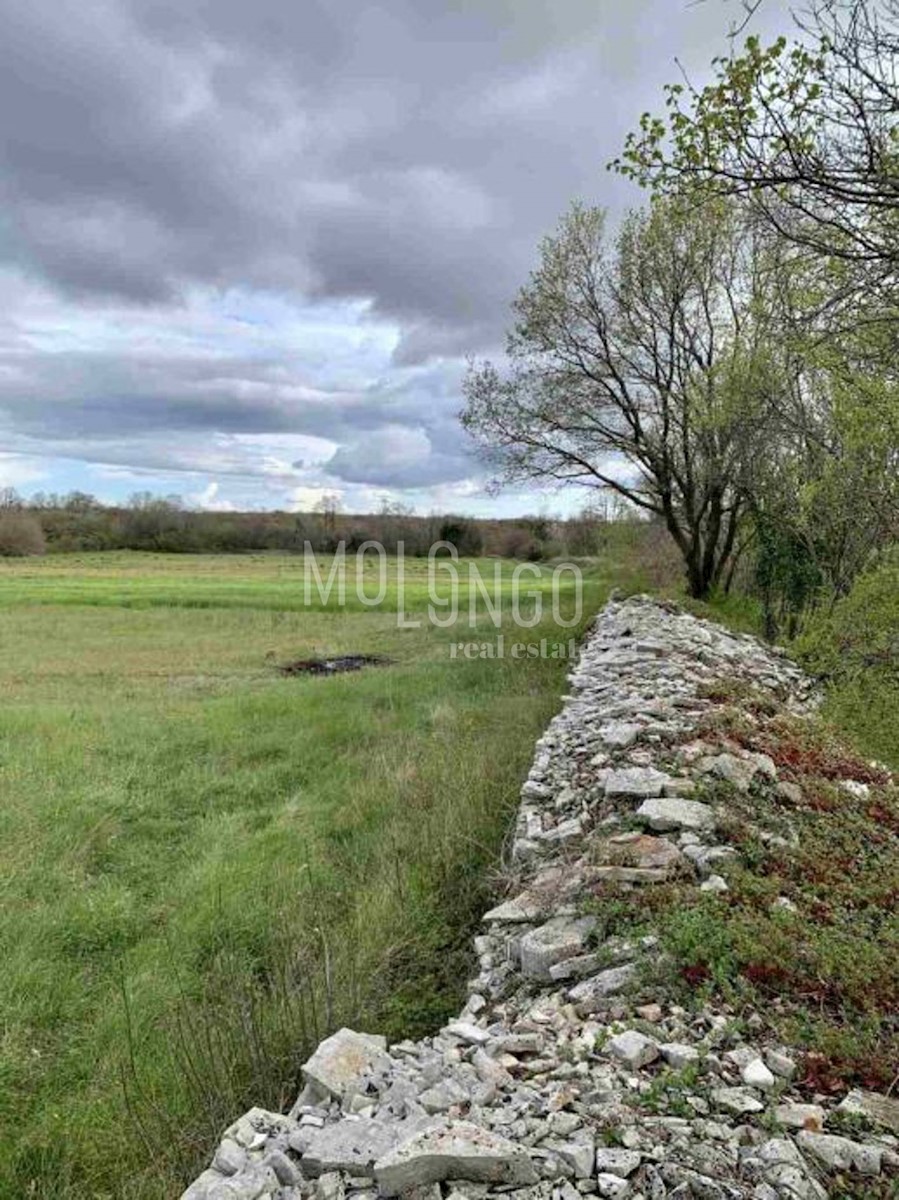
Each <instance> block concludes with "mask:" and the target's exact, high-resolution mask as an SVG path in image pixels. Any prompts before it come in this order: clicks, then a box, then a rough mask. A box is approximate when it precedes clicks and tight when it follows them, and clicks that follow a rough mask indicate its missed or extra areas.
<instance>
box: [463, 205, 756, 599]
mask: <svg viewBox="0 0 899 1200" xmlns="http://www.w3.org/2000/svg"><path fill="white" fill-rule="evenodd" d="M764 287H765V282H764V273H763V271H762V269H761V261H760V259H759V256H758V253H757V246H756V242H755V238H754V235H753V232H752V230H751V229H750V228H748V227H747V225H746V224H745V223H744V222H743V221H742V219H741V214H740V211H739V209H738V208H736V207H735V206H733V205H731V204H727V203H722V202H714V203H705V202H703V198H702V197H701V196H697V195H692V196H689V197H673V198H669V199H664V200H659V201H657V202H656V203H654V204H653V205H652V207H651V209H650V211H648V212H640V213H632V214H631V215H630V216H629V217H628V218H627V219H626V220H625V222H624V224H623V227H622V229H621V232H620V234H619V235H618V237H617V239H616V240H615V241H614V242H613V243H612V244H611V245H610V244H609V242H608V240H607V238H606V234H605V220H604V215H603V213H602V211H601V210H599V209H593V208H585V207H583V206H580V205H575V206H574V207H573V208H572V209H571V211H570V212H569V214H568V215H567V216H566V217H565V218H564V220H563V221H562V223H561V225H560V227H559V230H558V232H557V233H556V234H555V236H553V237H550V238H547V239H546V240H545V241H544V243H543V246H542V249H541V257H540V265H539V267H538V268H537V270H536V271H535V272H534V274H533V275H532V277H531V280H530V282H529V283H528V285H527V286H526V287H525V288H523V290H522V291H521V293H520V295H519V297H518V299H517V301H516V304H515V314H516V318H517V320H516V324H515V326H514V329H513V330H512V332H511V333H510V335H509V339H508V346H507V354H508V359H509V363H510V366H509V369H508V370H507V371H505V372H501V371H500V370H499V369H497V367H496V366H494V365H492V364H490V363H486V364H482V365H479V366H478V365H476V366H474V367H473V368H472V369H471V371H470V373H469V376H468V378H467V381H466V386H465V394H466V408H465V410H464V412H463V414H462V420H463V423H464V424H465V426H466V427H467V428H468V429H469V431H470V432H471V433H472V434H473V435H474V436H475V438H476V439H477V440H478V441H479V442H480V444H481V447H482V450H483V452H484V454H485V456H486V457H487V458H488V459H489V460H491V461H493V462H494V463H495V464H496V465H497V467H498V468H499V470H500V473H501V476H502V477H503V478H504V479H506V480H509V481H534V480H536V481H538V482H543V483H545V482H546V481H547V480H552V481H556V482H558V483H563V484H571V483H574V484H580V485H584V486H587V487H591V488H600V489H610V490H611V491H612V492H614V493H616V494H618V495H619V496H622V497H624V498H625V499H626V500H627V501H628V502H629V503H630V504H632V505H635V506H636V507H637V508H638V509H640V510H642V511H643V512H645V513H650V514H653V515H656V516H658V517H660V518H661V519H662V520H663V521H664V523H665V525H666V527H667V529H668V531H669V532H670V534H671V535H672V537H673V538H674V540H675V542H676V543H677V545H678V547H679V549H680V551H681V554H682V555H683V559H684V563H685V567H686V574H687V581H688V586H689V589H690V592H691V594H692V595H694V596H698V597H703V596H707V595H708V594H709V592H710V591H712V590H713V589H714V588H716V587H717V586H719V585H720V584H724V585H726V584H727V583H728V580H729V574H730V571H731V569H732V566H733V563H734V560H735V556H736V554H737V552H738V549H739V537H740V532H741V525H742V522H743V518H744V515H745V513H746V511H747V506H748V500H749V488H750V484H751V478H752V472H753V468H754V464H755V463H756V462H757V461H759V459H760V457H761V455H762V452H763V450H764V446H765V438H766V433H767V429H766V419H765V418H766V413H767V406H768V397H767V393H768V390H769V388H770V387H772V386H775V384H776V382H777V381H776V378H775V375H774V373H773V372H772V370H771V364H770V356H769V353H768V351H767V349H766V340H767V339H768V335H769V334H770V332H771V331H770V329H769V328H768V326H767V323H766V320H765V307H764V305H763V303H762V302H761V301H762V299H763V293H764Z"/></svg>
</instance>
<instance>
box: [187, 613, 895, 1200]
mask: <svg viewBox="0 0 899 1200" xmlns="http://www.w3.org/2000/svg"><path fill="white" fill-rule="evenodd" d="M722 678H732V679H733V678H736V679H738V680H740V681H742V683H743V684H749V685H752V687H753V688H754V689H756V690H757V693H758V694H762V695H765V694H769V695H771V696H776V697H777V700H778V703H779V704H781V705H784V706H785V707H786V708H787V709H789V710H792V711H795V712H802V711H804V710H805V709H806V708H807V707H808V706H809V705H810V704H811V703H812V697H811V688H810V684H809V681H808V680H807V679H806V678H805V677H804V676H803V675H802V673H801V672H800V671H798V670H797V668H796V667H794V666H793V665H792V664H791V663H789V662H788V660H786V659H785V658H784V657H782V656H780V655H778V654H777V653H776V652H772V651H771V650H770V649H769V648H766V647H764V646H762V645H761V644H760V643H758V642H757V641H755V640H754V639H752V638H749V637H744V636H736V635H732V634H729V633H726V632H725V631H723V630H722V629H720V628H718V627H717V626H714V625H712V624H710V623H708V622H704V621H701V620H698V619H696V618H694V617H691V616H689V615H687V614H684V613H681V612H679V611H675V610H673V609H669V608H668V607H666V606H662V605H659V604H656V603H653V602H651V601H649V600H647V599H645V598H635V599H630V600H627V601H623V602H617V603H610V604H609V605H608V606H607V608H606V609H605V610H604V611H603V613H602V614H601V615H600V616H599V617H598V619H597V621H596V623H595V626H594V628H593V630H592V632H591V634H590V636H589V638H588V639H587V641H586V644H585V645H584V647H583V650H582V653H581V657H580V659H579V661H578V664H577V666H576V669H575V670H574V672H573V673H572V675H571V676H570V685H571V694H570V695H569V696H567V697H566V699H565V702H564V705H563V708H562V710H561V711H560V713H559V715H558V716H557V717H556V718H555V719H554V720H553V722H552V724H551V725H550V726H549V728H548V729H547V731H546V733H545V734H544V736H543V737H542V738H541V739H540V741H539V743H538V745H537V749H536V757H535V760H534V763H533V766H532V768H531V772H530V775H529V778H528V780H527V782H526V783H525V785H524V787H523V789H522V803H521V808H520V811H519V815H518V822H517V827H516V830H515V838H514V843H513V847H512V853H511V866H510V872H509V875H510V889H509V898H508V899H506V900H505V901H504V902H503V903H501V904H499V905H498V906H497V907H496V908H494V909H493V910H492V911H491V912H489V913H487V914H486V915H485V917H484V927H483V932H482V934H481V936H479V937H478V938H477V939H476V951H477V956H478V963H479V974H478V975H477V977H476V978H475V979H473V980H472V981H471V983H470V984H469V989H468V991H469V994H468V1001H467V1003H466V1005H465V1008H464V1009H463V1010H462V1012H461V1013H460V1014H459V1017H458V1019H457V1020H455V1021H452V1022H451V1023H450V1024H448V1025H447V1026H446V1027H445V1028H443V1029H441V1030H440V1031H439V1033H436V1034H435V1035H434V1036H433V1037H430V1038H426V1039H424V1040H423V1041H420V1042H411V1041H410V1042H400V1043H398V1044H396V1045H392V1046H389V1047H388V1046H387V1045H386V1044H385V1041H384V1040H383V1039H382V1038H378V1037H376V1036H374V1035H368V1034H363V1033H355V1032H352V1031H350V1030H346V1029H343V1030H340V1031H339V1032H337V1033H335V1034H334V1035H333V1036H332V1037H329V1038H328V1039H327V1040H326V1041H324V1042H323V1043H322V1044H321V1045H320V1046H319V1047H318V1049H317V1050H316V1052H315V1053H314V1054H313V1056H312V1058H311V1059H310V1060H309V1061H308V1063H306V1065H305V1067H304V1071H303V1073H304V1078H305V1087H304V1089H303V1092H302V1094H301V1095H300V1096H299V1098H298V1099H297V1102H296V1104H295V1105H294V1107H293V1109H292V1110H291V1111H290V1113H289V1114H288V1115H284V1116H282V1115H278V1114H273V1113H268V1112H265V1111H263V1110H261V1109H253V1110H251V1111H250V1112H248V1113H246V1114H245V1115H244V1116H243V1117H241V1118H240V1119H239V1120H238V1121H236V1122H235V1124H234V1125H233V1126H232V1127H231V1128H230V1129H229V1130H228V1131H227V1132H226V1134H225V1136H224V1139H223V1141H222V1142H221V1145H220V1146H219V1148H218V1150H217V1151H216V1153H215V1157H214V1159H213V1162H212V1165H211V1166H210V1168H209V1169H208V1170H207V1171H205V1172H204V1174H203V1175H202V1176H201V1177H200V1179H198V1180H197V1181H196V1182H195V1183H194V1184H193V1185H192V1186H191V1187H190V1188H188V1190H187V1191H186V1192H185V1193H184V1198H183V1200H226V1198H227V1200H261V1198H264V1197H273V1198H280V1200H299V1198H300V1197H303V1198H310V1200H344V1197H347V1198H348V1200H375V1198H376V1197H379V1196H385V1197H387V1196H398V1195H406V1194H409V1193H413V1192H414V1193H415V1195H416V1197H417V1198H418V1200H442V1198H444V1197H445V1198H446V1200H486V1198H487V1197H492V1196H500V1195H502V1196H503V1197H508V1198H509V1200H578V1197H579V1196H602V1197H630V1198H631V1200H641V1198H642V1200H662V1198H664V1197H670V1198H672V1200H674V1198H675V1197H677V1198H681V1200H684V1198H687V1197H699V1198H701V1200H817V1198H819V1197H820V1198H824V1197H828V1196H830V1197H836V1196H843V1195H845V1194H847V1193H846V1192H845V1191H844V1190H842V1188H843V1185H842V1184H841V1185H840V1188H839V1190H835V1189H836V1185H835V1184H834V1183H833V1182H832V1181H833V1180H834V1179H835V1178H837V1177H838V1178H840V1179H846V1178H847V1176H848V1177H849V1178H850V1179H851V1180H853V1183H852V1184H851V1186H852V1189H853V1190H852V1192H851V1195H852V1196H868V1195H870V1196H878V1197H880V1196H888V1195H891V1194H896V1193H891V1192H890V1191H889V1190H888V1189H889V1187H890V1186H891V1184H890V1180H891V1179H895V1178H896V1172H897V1168H899V1137H897V1136H896V1135H897V1134H899V1103H897V1102H896V1101H895V1100H891V1099H889V1098H888V1097H885V1096H875V1095H871V1094H869V1093H863V1092H854V1093H850V1094H849V1095H843V1096H827V1097H824V1096H817V1095H811V1096H810V1095H809V1094H808V1088H807V1087H806V1088H800V1087H799V1080H800V1076H799V1073H798V1069H797V1068H798V1064H799V1056H798V1055H797V1054H796V1053H795V1052H794V1051H793V1050H791V1048H790V1047H788V1046H784V1045H780V1044H776V1043H774V1042H772V1041H771V1038H770V1035H769V1034H768V1033H766V1029H767V1024H766V1022H765V1020H764V1017H763V1015H762V1014H758V1013H749V1014H746V1013H741V1014H740V1015H741V1020H740V1021H736V1020H735V1019H734V1014H733V1012H732V1011H731V1010H729V1009H727V1008H726V1006H724V1005H723V1004H722V1005H717V1004H716V1003H712V1002H706V1003H702V1004H689V1003H685V1002H684V999H683V996H682V995H681V997H680V998H681V1003H677V1002H675V999H674V996H675V993H674V990H673V988H672V986H671V984H670V980H669V982H668V983H667V984H666V982H665V979H666V977H665V972H664V970H663V969H662V968H663V966H664V961H665V946H664V944H663V942H662V941H660V939H658V938H657V937H656V936H655V935H654V934H653V933H652V932H651V930H649V931H643V932H641V933H640V934H639V936H634V937H627V936H622V935H620V934H619V935H613V936H606V928H605V926H604V924H603V922H602V921H601V920H600V919H599V917H598V915H597V911H596V908H595V897H596V895H597V893H598V891H602V892H603V893H604V894H605V895H608V894H609V892H610V890H611V891H612V892H613V893H615V894H616V895H617V894H620V903H624V904H627V903H635V902H636V900H637V898H638V897H640V896H642V895H645V894H646V889H652V888H654V887H657V886H658V885H665V884H666V881H669V880H671V879H672V878H674V877H677V878H678V879H679V880H682V881H685V882H686V885H687V886H689V887H695V888H700V889H703V890H704V891H706V892H712V893H720V894H721V895H722V896H723V895H724V894H726V892H727V888H728V884H727V881H726V876H727V873H728V866H729V864H733V862H734V860H735V858H736V857H737V856H738V853H739V851H738V850H737V849H736V848H735V847H733V846H731V845H728V844H727V841H726V838H725V835H724V833H723V832H722V831H723V830H726V828H727V814H726V813H724V812H722V810H721V806H720V804H717V803H714V802H710V801H709V797H710V796H720V795H721V794H724V795H726V794H727V788H724V789H721V788H718V789H710V788H709V787H708V786H707V783H708V781H709V780H716V781H723V782H724V783H726V784H727V785H728V786H729V787H730V788H731V789H733V794H734V795H745V796H749V795H751V794H758V789H771V790H774V789H778V788H785V789H789V788H791V787H793V788H795V784H792V783H790V782H789V781H786V780H779V779H778V771H777V768H776V766H775V764H774V762H773V761H772V759H771V758H768V757H766V756H765V755H763V754H753V753H750V752H748V751H745V750H741V749H739V748H738V747H735V746H734V745H732V744H729V743H727V742H726V741H724V740H722V742H721V743H719V744H715V742H714V739H713V738H710V736H709V734H708V731H707V730H704V732H703V735H702V738H699V737H698V736H697V732H698V731H699V730H700V728H701V727H702V724H703V719H704V717H705V716H706V715H707V714H708V711H709V708H710V703H711V702H710V701H709V699H708V698H707V697H706V693H707V690H708V687H709V685H710V684H711V683H713V682H714V681H716V680H720V679H722ZM845 786H846V787H848V788H849V789H850V790H851V789H852V788H853V787H854V786H855V787H861V786H863V785H861V784H859V783H858V782H857V781H853V780H847V781H845ZM760 836H761V837H763V838H765V837H768V838H782V837H783V834H782V832H771V831H766V830H764V829H763V830H761V831H760ZM722 902H723V901H722ZM783 903H784V904H789V901H788V900H787V899H786V898H784V899H783ZM662 1080H664V1082H665V1087H666V1089H667V1090H666V1095H667V1096H668V1097H669V1098H670V1096H671V1094H672V1091H673V1090H674V1091H676V1094H677V1096H678V1104H677V1106H676V1112H675V1113H672V1111H671V1108H672V1106H671V1104H670V1103H666V1104H662V1105H660V1104H657V1103H654V1100H655V1099H656V1098H657V1096H658V1094H659V1087H660V1081H662ZM847 1113H848V1114H854V1115H856V1116H857V1115H858V1114H861V1115H862V1116H863V1117H864V1120H863V1121H860V1122H858V1123H857V1126H853V1125H852V1124H851V1123H849V1125H848V1127H849V1128H852V1129H853V1130H855V1129H856V1128H857V1129H862V1130H864V1131H865V1132H863V1133H858V1132H853V1136H851V1137H847V1136H845V1130H846V1128H847V1122H846V1120H845V1116H846V1114H847ZM834 1129H835V1130H840V1131H842V1132H834V1131H833V1130H834ZM835 1172H836V1173H837V1175H835V1174H834V1173H835ZM868 1189H870V1190H868Z"/></svg>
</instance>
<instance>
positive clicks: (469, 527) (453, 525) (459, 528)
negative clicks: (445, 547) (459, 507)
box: [440, 517, 484, 558]
mask: <svg viewBox="0 0 899 1200" xmlns="http://www.w3.org/2000/svg"><path fill="white" fill-rule="evenodd" d="M440 540H441V541H442V542H450V543H452V545H454V546H455V547H456V550H457V551H458V552H459V554H460V555H461V556H462V557H463V558H468V557H471V558H474V557H476V556H477V555H478V554H480V553H481V550H482V548H483V545H484V538H483V535H482V534H481V531H480V529H479V528H478V526H477V525H476V524H475V523H474V521H466V520H465V519H464V518H463V517H448V518H447V520H445V521H444V522H443V524H442V525H441V526H440Z"/></svg>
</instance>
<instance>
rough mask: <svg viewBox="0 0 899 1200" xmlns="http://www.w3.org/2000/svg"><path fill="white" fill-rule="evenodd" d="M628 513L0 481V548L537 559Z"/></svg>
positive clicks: (569, 551)
mask: <svg viewBox="0 0 899 1200" xmlns="http://www.w3.org/2000/svg"><path fill="white" fill-rule="evenodd" d="M628 519H630V520H633V519H634V514H633V512H631V513H628V512H627V511H626V510H625V509H624V508H623V506H621V505H616V504H614V503H611V504H610V503H608V502H606V503H604V504H601V505H599V506H596V507H594V508H588V509H585V510H584V511H583V512H582V513H580V514H579V515H577V516H575V517H571V518H568V519H566V520H557V519H550V518H548V517H542V516H533V517H522V518H518V519H514V520H493V519H475V518H472V517H463V516H455V515H452V514H444V515H437V514H432V515H429V516H416V515H415V514H414V513H413V512H412V511H411V510H410V509H408V508H406V507H404V506H402V505H398V504H388V503H385V504H384V505H383V506H382V508H381V510H380V511H379V512H377V513H369V514H351V513H343V512H340V511H339V506H338V504H337V502H336V500H334V499H333V498H330V497H326V498H325V499H324V500H323V502H322V503H321V505H320V506H319V508H318V509H317V510H316V511H314V512H304V513H294V512H277V511H271V512H266V511H258V512H257V511H253V512H208V511H203V510H196V509H191V508H190V507H188V506H187V505H185V503H184V502H183V500H182V499H181V498H180V497H178V496H156V495H153V494H151V493H149V492H140V493H136V494H135V495H133V496H132V497H131V498H130V500H129V501H128V503H127V504H125V505H108V504H103V503H101V502H100V501H99V500H97V499H96V498H95V497H94V496H91V495H88V494H86V493H84V492H77V491H76V492H69V493H67V494H66V495H57V494H44V493H37V494H35V495H33V496H31V497H30V498H28V499H25V498H23V497H21V496H20V495H18V493H17V492H15V491H14V490H13V489H11V488H6V489H0V556H22V555H36V554H44V553H61V552H75V551H80V552H95V551H103V550H142V551H157V552H164V553H173V554H240V553H261V552H266V551H277V552H280V553H295V554H301V553H303V550H304V548H305V546H306V543H307V542H308V543H309V544H311V546H312V548H313V549H314V550H315V551H317V552H320V553H333V552H334V551H335V550H336V549H337V547H338V546H339V545H340V543H341V542H342V543H344V545H345V547H346V550H347V551H348V552H350V553H354V552H355V551H356V550H358V549H359V547H360V546H362V545H363V544H364V543H366V542H371V541H374V542H379V543H381V544H382V545H383V546H384V547H385V548H386V550H387V551H388V553H391V554H392V553H395V552H396V550H397V547H398V546H399V544H400V543H402V545H403V550H404V553H405V554H407V555H409V556H411V557H419V556H424V555H427V553H428V551H429V550H430V548H431V546H432V545H434V544H435V543H436V542H448V543H450V544H451V545H452V546H454V547H455V548H456V551H457V552H458V554H459V555H460V556H463V557H464V556H475V555H481V554H488V555H500V556H502V557H508V558H517V559H522V560H530V561H537V560H540V559H544V558H555V557H559V556H562V555H565V556H571V555H574V556H579V557H588V556H591V555H595V554H597V553H599V552H600V551H601V550H602V549H603V546H604V544H605V536H606V530H607V527H608V525H609V524H610V523H612V522H620V521H622V520H628Z"/></svg>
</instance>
